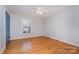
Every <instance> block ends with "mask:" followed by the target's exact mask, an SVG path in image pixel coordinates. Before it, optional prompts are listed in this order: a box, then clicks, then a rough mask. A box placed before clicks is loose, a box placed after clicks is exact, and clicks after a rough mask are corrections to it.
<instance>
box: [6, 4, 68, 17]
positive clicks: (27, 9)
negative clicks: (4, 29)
mask: <svg viewBox="0 0 79 59" xmlns="http://www.w3.org/2000/svg"><path fill="white" fill-rule="evenodd" d="M38 7H41V8H42V9H44V10H46V12H44V13H43V14H41V15H37V14H36V12H37V9H38ZM67 7H69V6H68V5H8V6H7V8H8V10H9V12H11V13H19V14H27V15H31V16H36V17H38V16H40V17H47V16H50V15H51V14H52V15H54V14H56V13H57V12H60V11H61V10H63V9H65V8H67Z"/></svg>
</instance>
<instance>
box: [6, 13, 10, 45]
mask: <svg viewBox="0 0 79 59" xmlns="http://www.w3.org/2000/svg"><path fill="white" fill-rule="evenodd" d="M9 41H10V16H9V14H8V13H7V12H6V45H7V44H8V42H9Z"/></svg>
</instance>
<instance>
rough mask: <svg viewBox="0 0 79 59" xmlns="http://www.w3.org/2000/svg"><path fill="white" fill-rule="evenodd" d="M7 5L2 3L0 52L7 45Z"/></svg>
mask: <svg viewBox="0 0 79 59" xmlns="http://www.w3.org/2000/svg"><path fill="white" fill-rule="evenodd" d="M5 10H6V8H5V6H1V5H0V53H2V52H3V51H4V49H5V47H6V40H5V34H6V33H5V28H6V27H5Z"/></svg>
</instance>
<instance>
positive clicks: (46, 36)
mask: <svg viewBox="0 0 79 59" xmlns="http://www.w3.org/2000/svg"><path fill="white" fill-rule="evenodd" d="M46 37H49V36H46ZM49 38H51V39H55V40H58V38H55V37H49ZM58 41H61V42H65V43H68V44H71V45H73V46H77V47H79V45H78V44H75V43H71V42H68V41H64V40H60V39H59V40H58Z"/></svg>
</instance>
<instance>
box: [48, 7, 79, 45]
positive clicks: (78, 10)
mask: <svg viewBox="0 0 79 59" xmlns="http://www.w3.org/2000/svg"><path fill="white" fill-rule="evenodd" d="M75 24H76V25H75ZM46 26H47V27H46V29H47V30H46V32H47V33H46V36H48V37H50V38H56V39H57V40H60V41H64V42H67V43H70V44H73V45H76V46H79V7H78V6H73V7H70V8H68V9H66V10H63V11H61V12H60V13H58V14H56V15H55V16H51V17H50V18H48V19H46Z"/></svg>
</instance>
